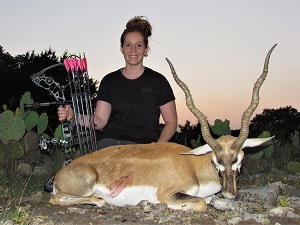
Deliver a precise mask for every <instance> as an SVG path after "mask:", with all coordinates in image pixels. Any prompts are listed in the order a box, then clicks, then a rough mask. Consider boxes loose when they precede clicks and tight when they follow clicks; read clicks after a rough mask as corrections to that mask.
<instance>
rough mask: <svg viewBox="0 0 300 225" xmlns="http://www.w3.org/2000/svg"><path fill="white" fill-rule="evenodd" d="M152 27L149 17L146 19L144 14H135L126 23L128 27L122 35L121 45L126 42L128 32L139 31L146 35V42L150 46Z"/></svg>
mask: <svg viewBox="0 0 300 225" xmlns="http://www.w3.org/2000/svg"><path fill="white" fill-rule="evenodd" d="M151 30H152V27H151V24H150V23H149V21H148V20H147V19H144V16H135V17H134V18H132V19H131V20H129V21H128V23H127V24H126V28H125V30H124V31H123V33H122V35H121V46H123V44H124V39H125V36H126V34H128V33H129V32H134V31H138V32H140V33H141V34H142V35H143V37H144V44H145V46H146V47H148V37H150V36H151V35H152V31H151Z"/></svg>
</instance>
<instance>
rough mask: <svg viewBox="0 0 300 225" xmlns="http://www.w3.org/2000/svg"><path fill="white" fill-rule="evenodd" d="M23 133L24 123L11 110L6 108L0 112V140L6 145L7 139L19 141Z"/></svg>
mask: <svg viewBox="0 0 300 225" xmlns="http://www.w3.org/2000/svg"><path fill="white" fill-rule="evenodd" d="M24 134H25V123H24V120H22V118H20V117H19V116H16V115H15V114H14V112H13V111H11V110H6V111H4V112H2V113H1V114H0V140H1V141H2V142H3V143H4V144H5V145H7V144H8V141H10V140H15V141H19V140H20V139H21V138H22V137H23V135H24Z"/></svg>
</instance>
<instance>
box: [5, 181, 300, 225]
mask: <svg viewBox="0 0 300 225" xmlns="http://www.w3.org/2000/svg"><path fill="white" fill-rule="evenodd" d="M293 179H294V178H293ZM252 182H255V181H252ZM252 182H251V183H252ZM298 182H300V178H299V176H298V179H296V183H295V180H293V182H291V184H297V185H298V184H299V183H298ZM241 185H242V186H243V188H247V187H246V186H251V184H250V183H249V182H248V181H244V182H243V181H241V182H240V183H239V186H241ZM297 187H298V186H297ZM290 190H292V192H290V193H293V194H292V195H299V196H298V197H300V190H299V189H296V188H291V189H290ZM49 196H50V193H47V192H44V191H39V192H37V193H33V195H32V196H29V197H23V198H22V200H21V209H22V212H25V215H24V219H23V220H22V218H21V219H20V220H21V222H22V221H26V223H25V222H24V223H23V224H30V225H35V224H39V225H40V224H44V225H81V224H87V225H95V224H103V225H106V224H107V225H108V224H109V225H110V224H116V225H117V224H124V225H127V224H136V225H138V224H203V225H205V224H220V225H221V224H232V223H231V222H228V221H230V219H233V218H234V217H235V215H234V214H233V213H234V212H232V211H218V210H216V209H215V208H213V207H212V206H210V205H209V206H208V208H207V210H206V211H205V212H202V213H197V212H194V211H186V212H183V211H180V210H171V209H168V208H167V207H166V205H165V204H156V205H153V204H150V203H147V202H141V203H140V204H139V205H137V206H125V207H115V206H110V205H105V206H103V207H101V208H99V207H96V206H92V205H73V206H57V205H50V204H48V200H49ZM274 207H275V206H274ZM257 213H258V214H259V213H261V214H263V215H265V213H266V212H264V211H261V212H257ZM294 213H296V214H298V215H300V207H298V209H296V211H294ZM26 217H27V218H26ZM265 223H266V224H277V225H280V224H281V225H289V224H290V225H295V224H300V219H290V218H287V217H281V218H279V217H276V218H274V217H267V216H265ZM0 224H1V223H0ZM2 224H5V225H9V224H14V223H8V221H2ZM19 224H20V223H19ZM235 224H259V223H258V222H256V221H255V220H253V219H251V220H247V221H245V220H243V221H240V222H236V223H235ZM260 224H262V223H261V222H260Z"/></svg>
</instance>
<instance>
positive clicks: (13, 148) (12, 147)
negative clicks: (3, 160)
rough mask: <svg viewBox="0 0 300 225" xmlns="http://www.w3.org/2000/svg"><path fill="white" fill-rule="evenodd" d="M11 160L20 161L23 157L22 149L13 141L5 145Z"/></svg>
mask: <svg viewBox="0 0 300 225" xmlns="http://www.w3.org/2000/svg"><path fill="white" fill-rule="evenodd" d="M7 149H9V151H10V155H11V157H12V159H22V158H23V156H24V152H25V151H24V147H23V146H22V145H21V144H20V143H19V142H17V141H15V140H10V141H9V142H8V145H7Z"/></svg>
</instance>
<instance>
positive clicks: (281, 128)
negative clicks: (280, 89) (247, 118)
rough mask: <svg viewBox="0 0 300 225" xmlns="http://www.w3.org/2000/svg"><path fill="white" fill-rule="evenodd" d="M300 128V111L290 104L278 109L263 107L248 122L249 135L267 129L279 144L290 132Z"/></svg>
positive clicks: (255, 135)
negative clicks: (260, 111) (261, 110)
mask: <svg viewBox="0 0 300 225" xmlns="http://www.w3.org/2000/svg"><path fill="white" fill-rule="evenodd" d="M295 130H298V131H299V130H300V113H299V112H298V111H297V109H294V108H292V107H291V106H286V107H281V108H279V109H264V110H263V112H262V114H259V115H256V116H255V117H254V118H253V119H252V120H251V122H250V133H249V136H250V137H257V136H258V135H259V134H261V133H262V132H263V131H269V132H270V134H271V136H273V135H275V137H276V140H277V141H279V142H280V143H281V144H284V143H285V142H287V141H289V137H290V134H291V133H294V131H295Z"/></svg>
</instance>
